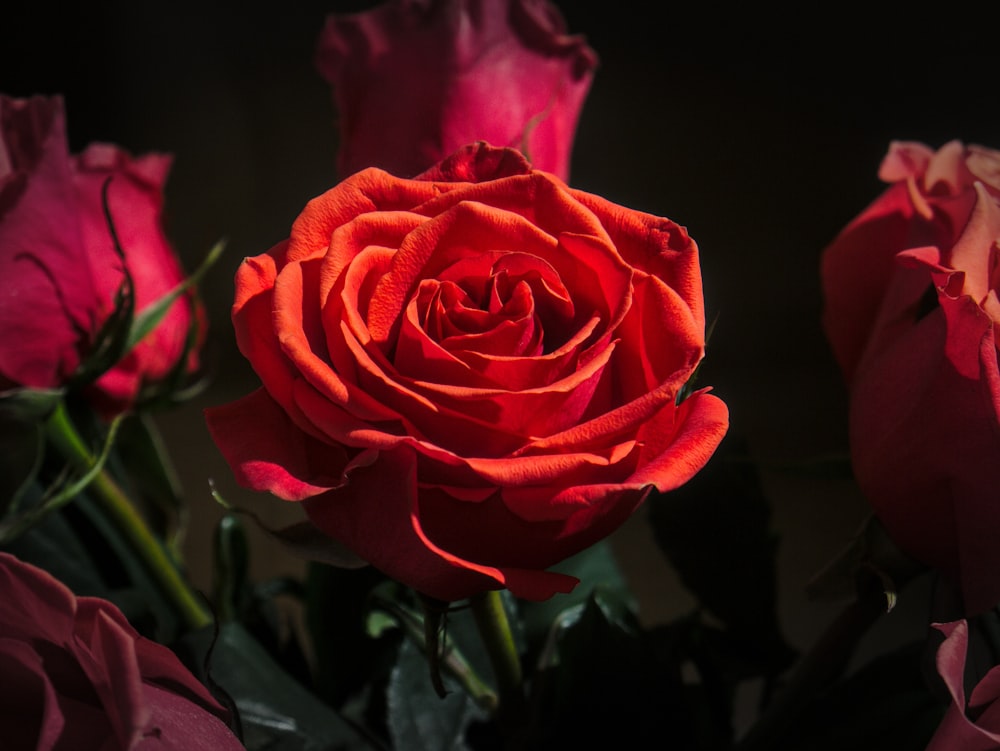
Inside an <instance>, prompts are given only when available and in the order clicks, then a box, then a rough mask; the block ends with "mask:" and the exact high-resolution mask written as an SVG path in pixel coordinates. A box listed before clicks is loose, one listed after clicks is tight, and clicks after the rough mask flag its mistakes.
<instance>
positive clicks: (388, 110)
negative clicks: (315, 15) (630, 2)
mask: <svg viewBox="0 0 1000 751" xmlns="http://www.w3.org/2000/svg"><path fill="white" fill-rule="evenodd" d="M316 64H317V67H318V68H319V71H320V73H321V74H322V75H323V77H324V78H325V79H326V80H327V81H329V83H330V84H331V85H332V87H333V95H334V100H335V103H336V107H337V113H338V119H339V122H340V151H339V155H338V167H339V170H340V174H341V175H349V174H352V173H354V172H357V171H358V170H361V169H363V168H365V167H381V168H383V169H385V170H387V171H389V172H391V173H393V174H395V175H404V176H407V177H410V176H413V175H416V174H417V173H419V172H422V171H424V170H425V169H427V168H429V167H430V166H432V165H434V164H436V163H437V162H439V161H441V160H442V159H444V158H445V157H446V156H448V155H449V154H451V153H452V152H453V151H455V150H456V149H458V148H460V147H462V146H464V145H466V144H468V143H472V142H474V141H488V142H489V143H492V144H494V145H497V146H511V147H514V148H518V149H520V150H522V151H523V152H524V153H525V154H527V155H529V158H530V159H531V160H532V163H533V164H534V166H535V167H536V169H540V170H545V171H547V172H553V173H555V174H556V175H558V176H559V177H561V178H562V179H563V180H566V179H567V178H568V175H569V165H570V151H571V149H572V145H573V136H574V133H575V132H576V124H577V118H578V117H579V114H580V109H581V107H582V106H583V101H584V99H585V98H586V96H587V92H588V90H589V89H590V83H591V79H592V77H593V70H594V67H595V66H596V64H597V56H596V55H595V54H594V52H593V50H591V49H590V48H589V47H588V46H587V44H586V42H585V41H584V39H583V37H581V36H578V35H573V36H571V35H568V34H567V33H566V25H565V22H564V21H563V19H562V16H561V15H560V13H559V10H558V9H557V8H556V7H555V6H554V5H552V4H551V3H549V2H547V0H390V2H387V3H385V4H383V5H380V6H378V7H376V8H374V9H372V10H368V11H365V12H363V13H357V14H351V15H331V16H329V17H328V18H327V21H326V26H325V27H324V29H323V31H322V33H321V34H320V38H319V43H318V48H317V53H316Z"/></svg>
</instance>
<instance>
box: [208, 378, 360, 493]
mask: <svg viewBox="0 0 1000 751" xmlns="http://www.w3.org/2000/svg"><path fill="white" fill-rule="evenodd" d="M205 418H206V420H207V421H208V429H209V432H211V434H212V438H213V439H214V440H215V442H216V444H217V445H218V446H219V448H220V449H221V451H222V454H223V456H225V457H226V461H228V462H229V464H230V466H231V467H233V468H234V470H235V471H236V478H237V480H238V481H239V483H240V484H241V485H244V486H245V487H248V488H253V489H254V490H267V491H270V492H272V493H274V494H275V495H277V496H278V497H279V498H284V499H285V500H289V501H300V500H302V499H304V498H309V497H311V496H314V495H317V494H319V493H323V492H325V491H327V490H329V489H330V488H333V487H336V486H337V485H339V484H340V473H341V472H342V471H343V469H344V467H345V466H346V464H347V455H346V453H345V452H344V450H343V449H341V448H339V447H337V446H331V445H328V444H325V443H321V442H319V441H317V440H315V439H314V438H312V437H311V436H309V435H307V434H306V433H304V432H302V431H301V430H300V429H299V428H298V427H297V426H296V425H295V424H294V423H293V422H292V421H291V420H290V419H289V418H288V416H287V414H286V413H285V411H284V410H283V409H282V408H281V407H280V406H279V405H278V404H277V403H276V402H275V401H274V399H272V398H271V397H270V395H269V394H268V393H267V392H266V391H265V390H264V389H258V390H257V391H254V392H253V393H252V394H250V395H249V396H246V397H244V398H242V399H239V400H237V401H235V402H231V403H230V404H226V405H223V406H221V407H212V408H209V409H207V410H205Z"/></svg>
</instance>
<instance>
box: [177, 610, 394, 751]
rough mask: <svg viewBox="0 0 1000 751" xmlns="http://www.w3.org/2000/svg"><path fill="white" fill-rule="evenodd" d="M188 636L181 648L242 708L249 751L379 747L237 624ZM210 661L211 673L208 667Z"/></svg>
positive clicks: (189, 660)
mask: <svg viewBox="0 0 1000 751" xmlns="http://www.w3.org/2000/svg"><path fill="white" fill-rule="evenodd" d="M212 636H213V635H212V634H211V633H210V632H208V631H207V630H204V631H199V632H197V633H192V634H188V635H187V636H186V637H185V638H184V639H183V640H182V641H181V642H180V643H179V644H178V645H177V651H178V653H179V654H180V655H181V656H182V659H184V661H185V662H186V663H187V664H188V666H189V667H191V668H192V669H193V670H194V671H195V674H196V675H199V677H200V678H201V680H202V681H204V682H205V684H206V685H208V686H209V687H210V688H218V689H221V690H222V692H224V694H225V695H226V696H228V697H229V699H231V701H232V704H233V705H235V707H236V709H237V711H238V712H239V719H240V725H241V727H242V734H243V743H244V745H245V746H246V748H247V751H333V750H334V749H337V750H338V751H361V750H362V749H372V748H377V746H374V745H372V744H370V743H368V742H367V741H366V740H365V739H364V738H363V737H362V735H361V734H360V733H359V732H358V731H357V730H356V729H355V728H354V727H353V726H352V725H351V724H349V723H348V722H347V721H346V720H345V719H344V718H343V717H342V716H341V715H339V714H338V713H336V712H335V711H333V710H332V709H331V708H330V707H328V706H327V705H325V704H323V703H322V702H321V701H320V700H319V699H317V698H316V696H314V695H313V694H312V693H310V692H309V691H308V690H307V689H306V688H305V687H303V686H302V684H300V683H298V682H297V681H295V680H294V679H293V678H292V677H291V676H289V675H288V674H287V673H286V672H285V671H284V670H283V669H282V668H281V666H280V665H279V664H278V663H276V662H275V661H274V659H273V658H272V657H271V656H270V655H269V654H268V653H267V651H266V650H264V648H263V647H262V646H261V645H260V644H259V643H258V642H257V641H256V640H255V639H254V638H253V637H252V636H250V634H248V633H247V631H246V630H245V629H244V628H243V627H242V626H240V625H239V624H238V623H226V624H223V625H222V626H221V627H220V629H219V633H218V638H217V639H216V640H215V642H214V644H213V643H212ZM206 664H207V665H208V669H207V673H206V671H205V669H204V666H205V665H206Z"/></svg>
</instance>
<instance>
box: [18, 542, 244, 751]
mask: <svg viewBox="0 0 1000 751" xmlns="http://www.w3.org/2000/svg"><path fill="white" fill-rule="evenodd" d="M0 602H2V603H3V607H0V676H2V680H0V719H2V728H3V748H4V750H5V751H50V750H54V749H73V751H154V749H173V750H175V751H235V749H242V748H243V746H242V744H240V742H239V741H238V740H237V738H236V736H234V735H233V734H232V732H231V731H230V730H229V727H228V726H227V725H226V723H225V720H227V719H228V714H227V712H226V710H225V709H223V708H222V706H220V705H219V704H218V702H216V701H215V699H213V698H212V696H211V695H210V694H209V693H208V691H207V690H206V689H205V687H204V686H202V685H201V684H200V683H199V682H198V681H197V680H196V679H195V678H194V676H193V675H191V673H190V672H188V670H187V669H186V668H185V667H184V666H183V665H182V664H181V663H180V661H179V660H178V659H177V657H176V656H175V655H174V653H173V652H171V651H170V650H169V649H167V648H166V647H164V646H162V645H160V644H157V643H156V642H152V641H150V640H148V639H145V638H143V637H141V636H139V634H137V633H136V632H135V630H134V629H133V628H132V627H131V626H130V625H129V623H128V621H126V620H125V616H123V615H122V613H121V611H120V610H118V608H116V607H115V606H114V605H112V604H111V603H110V602H108V601H106V600H101V599H98V598H94V597H75V596H74V595H73V593H72V592H70V591H69V589H67V588H66V587H65V586H63V585H62V584H61V583H60V582H59V581H57V580H56V579H54V578H53V577H52V576H50V575H49V574H48V573H46V572H45V571H42V570H41V569H38V568H35V567H34V566H31V565H28V564H27V563H23V562H22V561H19V560H18V559H17V558H15V557H14V556H12V555H9V554H7V553H0Z"/></svg>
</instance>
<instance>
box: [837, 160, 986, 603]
mask: <svg viewBox="0 0 1000 751" xmlns="http://www.w3.org/2000/svg"><path fill="white" fill-rule="evenodd" d="M903 155H908V159H907V160H903V159H901V157H900V147H898V146H897V147H895V148H894V150H893V152H890V156H889V158H888V160H887V164H888V165H889V167H892V166H893V164H894V163H895V165H896V167H900V165H902V167H905V169H903V168H902V167H901V168H900V169H899V170H898V172H897V174H900V175H903V177H901V180H902V182H901V183H897V184H896V185H894V186H893V187H892V188H890V190H889V191H888V193H887V195H890V194H891V195H892V196H893V197H892V198H891V202H890V199H887V198H885V197H883V198H882V199H879V201H876V203H875V204H874V205H873V206H874V208H869V210H868V211H866V212H865V213H864V214H862V216H861V217H860V218H859V219H858V220H855V222H854V223H852V225H850V226H849V227H848V228H847V230H845V234H844V235H842V236H841V237H840V238H838V239H837V241H835V242H834V244H833V245H832V246H831V247H830V248H828V249H827V251H826V254H825V256H824V265H823V268H824V272H825V273H826V277H825V280H824V281H825V286H826V289H827V290H828V292H829V294H828V296H827V301H826V302H827V308H826V317H827V321H828V331H829V332H830V334H831V336H830V338H831V342H832V343H833V345H834V350H835V351H836V352H838V353H839V354H840V355H841V362H842V364H845V366H846V367H845V372H846V373H847V374H848V375H849V378H850V382H849V388H850V440H851V457H852V464H853V467H854V473H855V476H856V477H857V480H858V483H859V484H860V486H861V488H862V490H863V491H864V493H865V495H866V496H867V498H868V499H869V501H870V502H871V504H872V506H873V508H874V510H875V512H876V514H877V515H878V516H879V518H880V519H881V521H882V522H883V523H884V524H885V526H886V528H887V529H888V531H889V533H890V535H891V536H892V537H893V539H894V540H895V542H896V543H897V544H898V545H899V546H900V548H901V549H902V550H903V551H904V552H906V553H907V554H909V555H911V556H912V557H914V558H916V559H918V560H920V561H923V562H924V563H926V564H928V565H930V566H933V567H935V568H938V569H941V570H942V571H944V572H945V573H946V574H947V575H948V576H949V578H950V579H951V580H952V582H954V583H955V584H956V585H957V586H958V587H959V588H960V590H961V593H962V596H963V600H964V606H965V609H966V612H967V613H969V614H973V613H979V612H982V611H984V610H987V609H989V608H990V607H992V606H993V605H995V604H996V603H997V602H998V601H1000V576H997V575H996V574H997V572H998V571H1000V548H998V547H997V545H996V539H995V537H996V536H995V530H996V529H997V528H998V527H1000V506H998V504H997V502H996V489H997V488H998V487H1000V424H998V423H1000V372H998V366H997V337H996V331H997V325H998V322H1000V305H998V303H997V289H998V285H1000V275H998V273H997V267H998V258H997V253H998V249H997V238H998V237H1000V207H998V205H997V198H996V195H1000V191H997V188H996V186H1000V180H998V179H997V178H998V176H1000V153H998V152H995V151H991V150H988V149H983V148H981V147H969V148H965V147H961V146H960V145H959V144H957V143H952V144H949V145H947V146H945V147H944V148H942V149H941V150H940V151H939V152H937V153H936V154H931V153H930V151H929V150H927V149H926V147H923V148H920V147H917V146H914V145H909V146H907V147H906V151H904V152H903ZM914 155H916V156H914ZM917 157H921V158H917ZM923 157H926V159H923ZM885 172H886V165H883V174H884V173H885ZM987 179H988V180H991V181H993V182H992V184H987V183H985V182H983V181H984V180H987ZM900 186H902V192H901V190H900ZM991 191H993V192H991ZM907 201H908V202H909V203H907ZM892 202H894V205H896V206H897V209H898V210H895V211H893V210H889V207H890V205H892ZM866 217H867V219H866ZM865 222H870V224H869V225H868V226H865ZM905 226H909V227H910V230H909V234H907V232H904V231H903V228H904V227H905ZM887 227H894V228H895V230H894V232H891V233H889V232H887V233H885V234H882V233H881V231H880V229H879V228H882V229H885V228H887ZM907 243H909V244H907ZM869 258H870V259H871V267H869V266H868V265H867V264H866V259H869ZM869 271H870V273H869ZM853 280H857V282H858V285H857V286H858V295H857V297H856V298H854V299H852V297H851V294H852V292H853V291H854V287H853V286H851V283H850V282H851V281H853ZM876 281H880V285H875V282H876ZM876 286H878V287H879V288H878V289H877V290H876ZM876 291H877V292H878V295H875V292H876ZM838 321H839V323H838ZM862 321H864V322H865V325H866V326H867V330H866V331H864V334H863V336H862V328H861V326H860V323H861V322H862ZM855 327H856V328H857V332H856V333H857V334H858V336H856V337H854V336H847V334H848V333H850V332H851V330H852V329H853V328H855Z"/></svg>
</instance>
